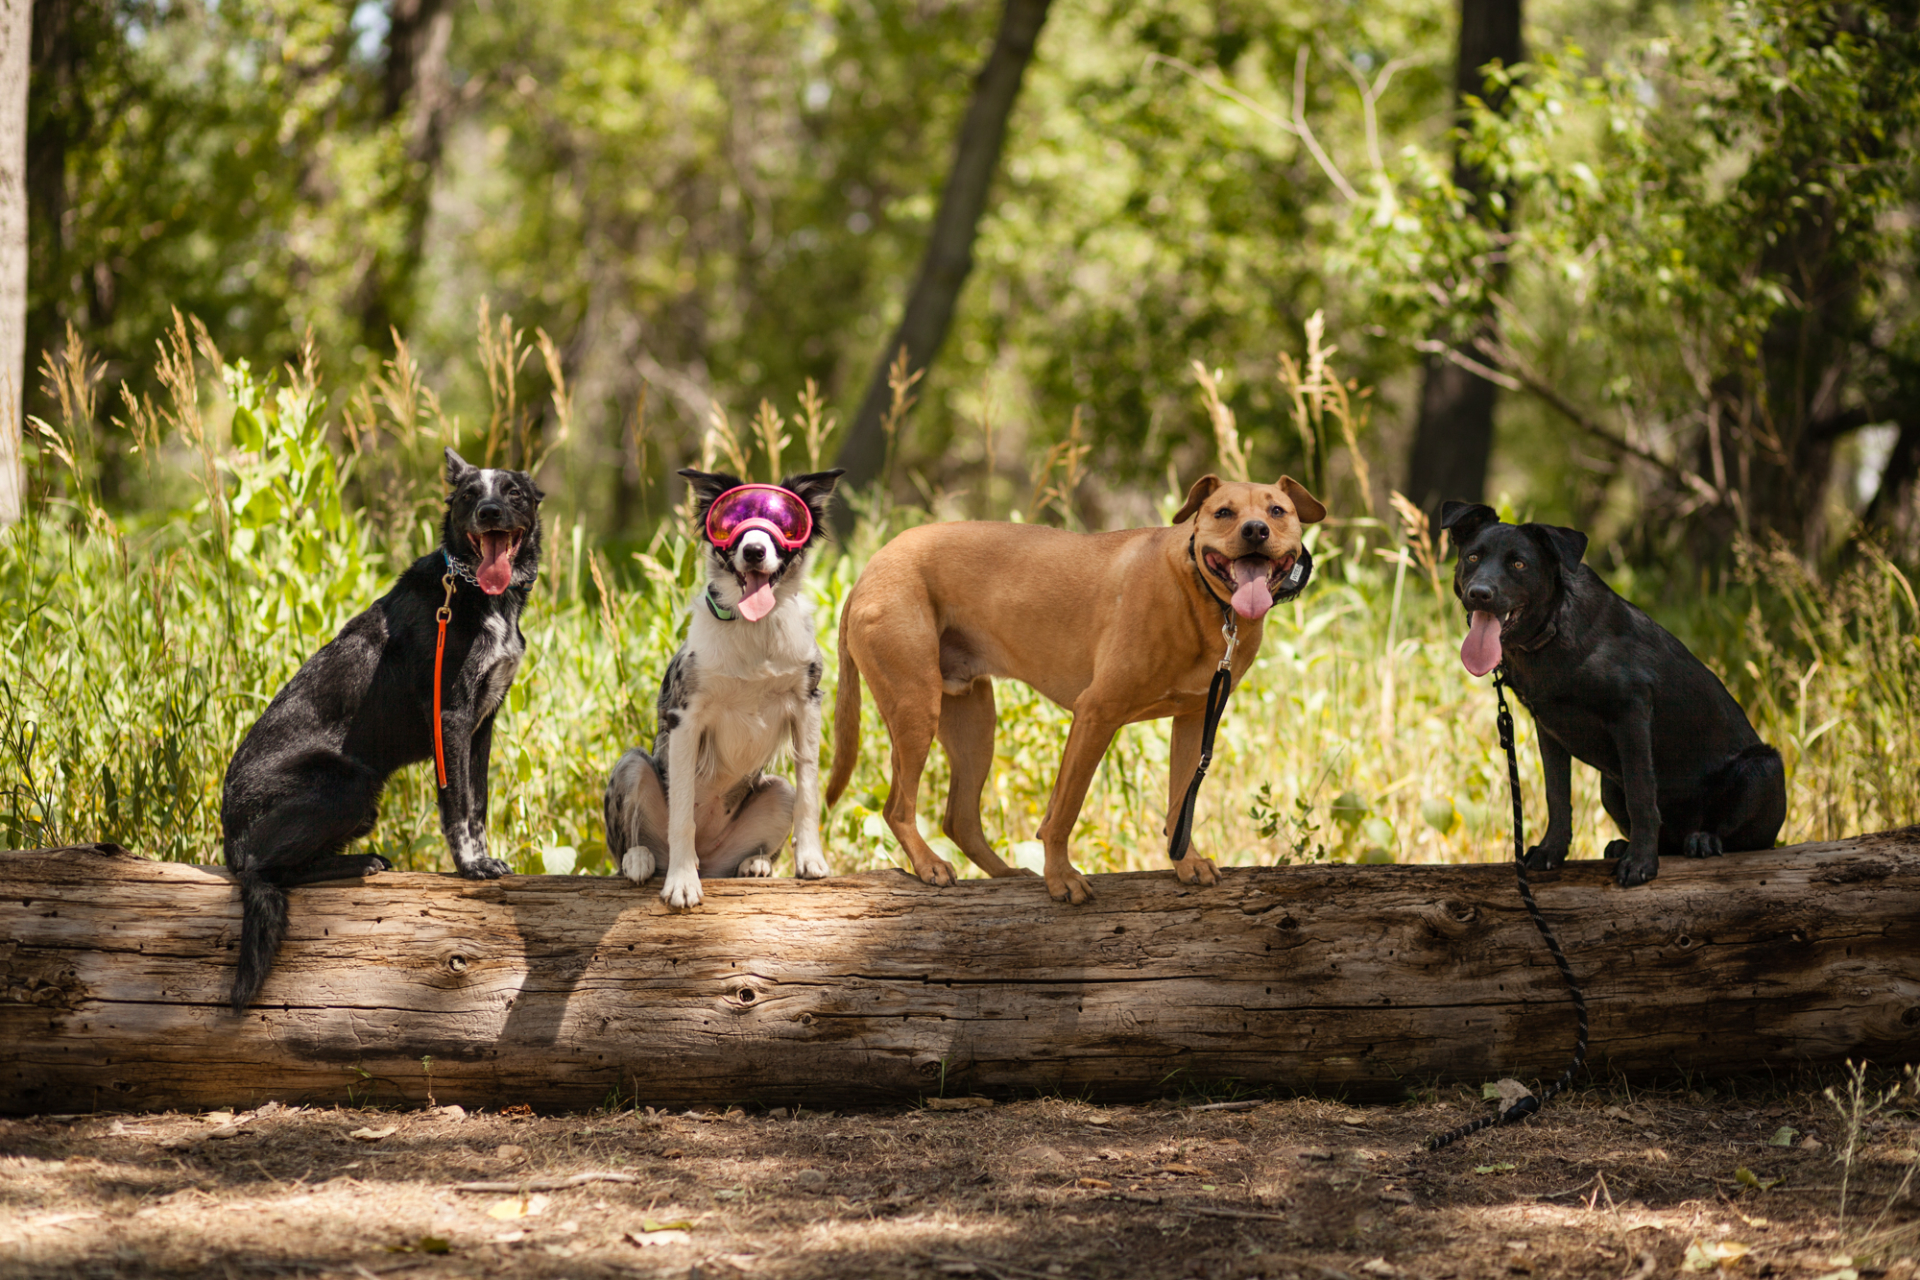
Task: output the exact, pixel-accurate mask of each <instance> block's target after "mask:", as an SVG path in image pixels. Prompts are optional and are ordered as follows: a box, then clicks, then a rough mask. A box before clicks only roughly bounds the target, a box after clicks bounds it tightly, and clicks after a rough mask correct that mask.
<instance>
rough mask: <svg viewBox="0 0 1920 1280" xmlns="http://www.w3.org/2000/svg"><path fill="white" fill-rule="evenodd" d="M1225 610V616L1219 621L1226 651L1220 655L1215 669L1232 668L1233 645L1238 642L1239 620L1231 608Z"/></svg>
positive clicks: (1224, 669)
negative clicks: (1225, 642) (1218, 663)
mask: <svg viewBox="0 0 1920 1280" xmlns="http://www.w3.org/2000/svg"><path fill="white" fill-rule="evenodd" d="M1226 612H1227V616H1226V617H1225V618H1223V619H1222V620H1221V622H1220V634H1221V635H1222V636H1224V637H1226V641H1227V651H1226V652H1225V653H1223V654H1221V655H1220V665H1219V666H1218V667H1216V668H1214V670H1216V671H1231V670H1233V647H1234V646H1235V645H1237V644H1239V643H1240V620H1239V619H1238V618H1236V617H1235V616H1234V615H1233V611H1232V610H1231V609H1229V610H1227V611H1226Z"/></svg>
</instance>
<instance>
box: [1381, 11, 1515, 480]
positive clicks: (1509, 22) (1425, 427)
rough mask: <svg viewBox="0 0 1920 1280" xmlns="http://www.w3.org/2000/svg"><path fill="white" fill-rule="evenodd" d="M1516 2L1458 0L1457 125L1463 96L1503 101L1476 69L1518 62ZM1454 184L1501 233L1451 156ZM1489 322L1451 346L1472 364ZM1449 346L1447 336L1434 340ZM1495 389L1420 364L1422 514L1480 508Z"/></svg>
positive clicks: (1502, 222) (1487, 316) (1481, 191)
mask: <svg viewBox="0 0 1920 1280" xmlns="http://www.w3.org/2000/svg"><path fill="white" fill-rule="evenodd" d="M1520 11H1521V0H1460V45H1459V53H1458V57H1457V58H1456V59H1455V62H1454V71H1453V85H1454V108H1455V111H1456V113H1457V114H1459V115H1461V116H1462V117H1463V118H1464V114H1465V99H1466V97H1467V96H1468V95H1469V94H1471V95H1474V96H1477V97H1480V98H1482V99H1484V100H1486V101H1487V103H1488V105H1489V106H1492V107H1493V108H1494V109H1495V110H1498V109H1499V108H1500V106H1501V105H1502V99H1503V97H1504V95H1498V96H1495V95H1489V94H1488V93H1487V90H1486V85H1485V81H1484V79H1483V77H1482V75H1481V69H1482V68H1483V67H1485V66H1486V65H1487V64H1488V63H1490V62H1495V61H1498V62H1500V63H1501V64H1502V65H1505V66H1509V67H1510V66H1512V65H1514V64H1515V63H1517V62H1519V61H1520V59H1521V58H1522V57H1523V56H1524V53H1523V50H1522V47H1521V43H1520ZM1453 181H1454V185H1455V186H1457V187H1459V188H1460V189H1461V191H1463V192H1465V193H1467V194H1468V195H1469V196H1471V197H1473V199H1474V203H1475V210H1474V212H1475V215H1476V216H1478V217H1480V218H1481V219H1483V220H1486V221H1488V222H1489V223H1493V224H1495V225H1497V226H1498V227H1499V228H1500V229H1501V230H1504V229H1505V228H1506V226H1507V216H1506V214H1505V213H1495V212H1494V211H1493V210H1491V209H1489V207H1488V204H1487V199H1486V197H1487V194H1488V191H1489V187H1488V183H1487V179H1486V175H1484V174H1483V173H1481V172H1480V171H1479V170H1478V169H1475V168H1473V167H1472V166H1470V165H1468V164H1466V163H1465V162H1464V161H1463V160H1462V159H1461V158H1460V154H1459V152H1458V151H1456V152H1455V153H1454V162H1453ZM1488 270H1489V272H1490V274H1491V275H1492V277H1493V278H1492V279H1491V280H1490V281H1489V282H1488V291H1489V292H1494V291H1497V290H1498V289H1499V288H1500V285H1501V282H1502V281H1503V280H1504V279H1505V277H1506V268H1505V266H1504V264H1495V265H1493V266H1491V267H1489V268H1488ZM1493 322H1494V317H1493V312H1492V309H1491V307H1489V308H1488V310H1487V311H1485V312H1484V313H1483V314H1482V315H1481V318H1480V321H1479V323H1478V324H1477V325H1475V326H1474V327H1473V330H1472V332H1471V333H1469V335H1468V336H1467V339H1466V340H1465V341H1464V342H1462V343H1460V344H1459V347H1460V349H1461V350H1462V351H1463V352H1464V353H1465V354H1467V355H1468V356H1470V357H1472V358H1473V359H1475V360H1476V361H1477V360H1480V359H1482V357H1481V356H1480V354H1479V353H1478V352H1477V351H1476V350H1475V348H1474V344H1473V339H1474V338H1475V337H1478V336H1480V335H1481V334H1485V333H1488V332H1490V331H1491V328H1492V325H1493ZM1435 336H1436V338H1437V339H1438V340H1439V341H1443V342H1445V341H1450V338H1449V335H1447V334H1437V335H1435ZM1498 392H1499V388H1498V387H1496V386H1494V385H1493V384H1492V383H1491V382H1488V381H1487V380H1486V379H1484V378H1482V377H1480V376H1479V375H1478V374H1474V373H1470V372H1468V371H1467V370H1466V369H1463V368H1461V367H1460V366H1459V365H1457V364H1455V363H1453V362H1452V361H1450V360H1448V359H1446V358H1445V357H1444V356H1438V355H1434V356H1429V357H1427V365H1426V374H1425V380H1424V385H1423V386H1422V388H1421V393H1420V416H1419V419H1418V422H1417V423H1416V425H1415V427H1414V433H1413V451H1412V456H1411V458H1410V459H1409V460H1408V465H1407V488H1406V493H1407V496H1408V497H1410V498H1412V499H1413V500H1414V501H1415V502H1417V503H1419V504H1420V506H1421V507H1422V508H1423V509H1425V510H1426V511H1427V512H1428V513H1429V514H1434V513H1437V512H1438V511H1439V510H1440V504H1441V503H1442V502H1444V501H1446V500H1447V499H1449V498H1457V499H1459V500H1460V501H1462V502H1481V501H1484V500H1485V498H1486V491H1487V462H1488V459H1489V458H1490V457H1491V456H1492V454H1493V409H1494V401H1495V397H1496V395H1497V394H1498Z"/></svg>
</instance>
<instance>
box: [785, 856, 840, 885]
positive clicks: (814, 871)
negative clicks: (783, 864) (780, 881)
mask: <svg viewBox="0 0 1920 1280" xmlns="http://www.w3.org/2000/svg"><path fill="white" fill-rule="evenodd" d="M793 874H794V876H795V878H797V879H800V880H824V879H826V878H827V877H828V876H830V875H832V874H833V869H832V868H831V867H829V866H827V857H826V855H825V854H823V853H821V852H820V850H819V849H817V848H814V849H795V850H794V851H793Z"/></svg>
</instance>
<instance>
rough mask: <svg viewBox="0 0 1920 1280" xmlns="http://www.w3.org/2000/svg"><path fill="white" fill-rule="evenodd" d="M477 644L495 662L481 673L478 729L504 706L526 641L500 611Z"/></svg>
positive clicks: (490, 617)
mask: <svg viewBox="0 0 1920 1280" xmlns="http://www.w3.org/2000/svg"><path fill="white" fill-rule="evenodd" d="M476 647H480V648H481V653H482V654H483V655H484V656H483V657H482V659H481V660H482V661H483V662H487V663H490V664H491V665H490V666H488V667H487V668H486V674H485V675H484V676H483V677H481V681H482V683H481V688H480V696H479V698H478V702H479V710H480V714H479V715H477V716H475V717H474V727H475V728H476V729H477V728H478V727H479V726H480V725H481V724H483V723H485V721H486V718H487V717H488V716H490V715H492V714H493V713H494V712H495V711H498V710H499V709H500V704H501V702H502V701H504V700H505V699H506V696H507V690H508V688H510V687H511V686H512V684H513V677H514V675H515V674H516V673H517V672H518V671H519V670H520V658H521V655H522V654H523V653H525V652H526V644H525V642H524V641H522V640H521V639H520V637H519V635H517V634H516V633H515V631H514V626H513V623H511V622H509V621H508V620H507V619H506V618H503V617H501V616H500V615H499V614H491V615H489V616H488V618H487V621H486V625H485V628H484V631H483V633H482V638H481V640H480V642H479V646H476Z"/></svg>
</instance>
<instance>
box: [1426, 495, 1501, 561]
mask: <svg viewBox="0 0 1920 1280" xmlns="http://www.w3.org/2000/svg"><path fill="white" fill-rule="evenodd" d="M1498 523H1500V513H1499V512H1498V511H1495V510H1494V509H1493V508H1492V507H1490V506H1488V505H1487V504H1486V503H1484V502H1454V501H1452V500H1448V501H1446V502H1443V503H1441V504H1440V527H1441V528H1442V529H1445V530H1446V531H1447V534H1448V536H1449V537H1450V538H1451V539H1452V541H1453V549H1454V550H1455V551H1458V550H1459V549H1460V548H1461V547H1464V546H1466V545H1467V544H1468V543H1469V542H1472V541H1473V538H1474V535H1475V534H1477V533H1479V532H1480V530H1482V529H1484V528H1486V527H1487V526H1488V525H1490V524H1498Z"/></svg>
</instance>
